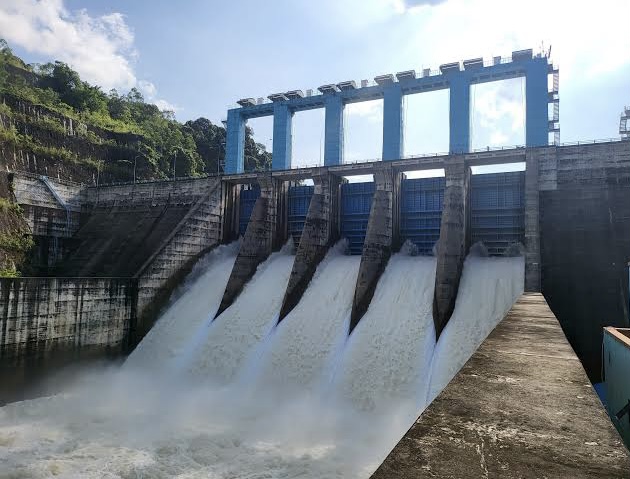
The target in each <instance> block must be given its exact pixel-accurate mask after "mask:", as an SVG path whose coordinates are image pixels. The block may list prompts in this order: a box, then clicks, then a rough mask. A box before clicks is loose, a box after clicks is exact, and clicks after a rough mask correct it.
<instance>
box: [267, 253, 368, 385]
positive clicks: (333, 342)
mask: <svg viewBox="0 0 630 479" xmlns="http://www.w3.org/2000/svg"><path fill="white" fill-rule="evenodd" d="M360 262H361V258H360V257H359V256H346V255H342V254H341V253H340V252H339V251H338V250H337V249H332V250H331V251H330V252H329V253H328V255H327V256H326V258H325V259H324V261H322V263H321V264H320V265H319V267H318V268H317V271H316V273H315V275H314V277H313V280H312V282H311V284H310V286H309V288H308V289H307V290H306V292H305V294H304V296H303V297H302V300H301V301H300V302H299V303H298V305H297V306H296V307H295V308H294V309H293V311H291V312H290V313H289V314H288V315H287V317H286V318H284V319H283V320H282V322H281V323H280V324H279V325H278V327H277V328H276V329H275V331H274V335H273V336H272V337H271V338H270V342H269V345H268V347H267V348H265V350H264V352H263V355H262V358H261V359H260V363H261V365H262V367H261V373H260V378H261V381H262V383H263V384H269V385H270V384H273V385H274V387H278V386H279V385H284V386H289V387H294V386H297V387H300V388H304V387H309V388H310V387H312V386H314V385H315V384H316V383H318V382H321V380H323V379H324V378H323V377H322V376H323V375H324V374H325V372H326V371H328V372H329V371H330V370H331V369H332V362H333V359H334V357H335V355H336V353H337V352H338V351H339V350H340V348H341V347H342V346H343V344H344V343H345V340H346V337H347V335H348V327H349V324H350V313H351V311H352V298H353V296H354V289H355V285H356V282H357V274H358V273H359V264H360Z"/></svg>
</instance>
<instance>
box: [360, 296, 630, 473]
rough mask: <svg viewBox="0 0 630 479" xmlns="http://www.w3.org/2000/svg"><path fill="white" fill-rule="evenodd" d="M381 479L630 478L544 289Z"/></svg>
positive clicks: (422, 423)
mask: <svg viewBox="0 0 630 479" xmlns="http://www.w3.org/2000/svg"><path fill="white" fill-rule="evenodd" d="M372 478H373V479H394V478H414V479H415V478H442V479H447V478H507V479H509V478H549V479H551V478H563V479H566V478H571V479H582V478H584V479H586V478H606V479H615V478H624V479H627V478H630V459H629V457H628V453H627V450H626V449H625V447H624V446H623V443H622V442H621V439H620V438H619V436H618V434H617V432H616V431H615V429H614V427H613V425H612V424H611V422H610V421H609V419H608V416H607V415H606V412H605V410H604V408H603V406H602V405H601V403H600V402H599V399H598V398H597V395H596V393H595V391H594V390H593V388H592V387H591V385H590V383H589V381H588V379H587V376H586V373H585V372H584V369H583V368H582V365H581V363H580V361H579V360H578V359H577V357H576V356H575V353H574V352H573V350H572V349H571V346H570V345H569V343H568V342H567V340H566V338H565V336H564V334H563V332H562V329H561V328H560V325H559V324H558V321H557V320H556V318H555V316H554V315H553V313H552V312H551V310H550V309H549V307H548V306H547V303H546V301H545V299H544V297H543V296H542V295H541V294H537V293H536V294H524V295H523V296H521V298H520V299H519V300H518V301H517V302H516V304H515V305H514V306H513V307H512V309H511V310H510V312H509V313H508V314H507V316H506V317H505V319H503V321H502V322H501V323H500V324H499V326H497V328H496V329H495V330H494V331H493V332H492V333H491V334H490V336H488V338H487V339H486V340H485V341H484V342H483V344H482V345H481V347H480V348H479V349H478V350H477V352H476V353H475V354H474V355H473V356H472V358H471V359H470V360H469V361H468V362H467V363H466V365H465V366H464V367H463V368H462V370H461V371H460V372H459V373H458V375H457V376H456V377H455V378H454V379H453V380H452V381H451V383H450V384H449V385H448V386H447V387H446V389H444V391H442V393H441V394H440V395H439V396H438V397H437V399H436V400H435V401H434V402H433V403H432V404H431V405H430V406H429V407H428V408H427V409H426V410H425V412H424V414H422V416H421V417H420V418H418V420H417V421H416V423H415V424H414V425H413V426H412V428H411V429H410V430H409V431H408V432H407V434H406V435H405V436H404V437H403V438H402V439H401V441H400V442H399V443H398V444H397V445H396V447H395V448H394V449H393V451H392V452H391V453H390V454H389V456H388V457H387V458H386V459H385V461H384V462H383V464H381V466H380V467H379V468H378V470H377V471H376V472H375V473H374V475H373V476H372Z"/></svg>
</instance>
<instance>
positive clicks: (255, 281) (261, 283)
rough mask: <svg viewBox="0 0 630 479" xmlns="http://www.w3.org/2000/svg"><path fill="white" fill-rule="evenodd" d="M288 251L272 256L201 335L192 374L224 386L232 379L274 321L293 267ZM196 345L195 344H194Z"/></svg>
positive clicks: (291, 257) (192, 365)
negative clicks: (232, 302) (230, 304)
mask: <svg viewBox="0 0 630 479" xmlns="http://www.w3.org/2000/svg"><path fill="white" fill-rule="evenodd" d="M288 250H289V248H288V247H285V248H284V249H283V251H280V252H279V253H274V254H272V255H271V256H270V257H269V258H268V259H267V261H265V262H264V263H263V264H261V265H260V266H259V267H258V270H257V271H256V274H255V275H254V277H253V278H252V279H251V280H250V281H249V283H247V284H246V285H245V288H244V289H243V292H242V293H241V294H240V295H239V297H238V298H237V299H236V301H235V302H234V304H232V306H230V307H229V308H228V309H226V310H225V311H224V312H223V313H222V314H221V315H220V316H219V317H218V318H216V319H215V320H214V321H213V322H212V323H211V324H210V325H209V327H206V328H203V330H202V332H201V341H199V340H198V341H199V344H201V346H200V347H199V348H198V350H197V351H195V352H194V353H193V360H192V364H191V366H190V369H191V370H192V371H193V373H194V374H196V375H197V376H201V377H207V378H210V379H212V380H214V381H217V382H222V383H225V382H227V381H230V380H231V379H233V378H234V376H235V375H236V374H237V373H238V372H239V370H240V369H241V368H242V366H243V364H244V363H245V361H246V360H247V358H248V357H249V356H250V355H251V354H252V353H253V352H254V350H255V348H256V346H257V345H258V344H259V343H260V342H261V341H262V340H263V339H264V338H265V337H266V336H267V335H268V334H269V332H270V331H271V329H272V328H273V327H274V325H275V324H276V322H277V321H278V315H279V314H280V307H281V306H282V298H283V297H284V292H285V290H286V287H287V282H288V280H289V276H290V274H291V267H292V266H293V258H294V257H293V256H292V255H291V254H290V253H289V251H288ZM195 342H197V341H195Z"/></svg>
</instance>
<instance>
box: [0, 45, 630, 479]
mask: <svg viewBox="0 0 630 479" xmlns="http://www.w3.org/2000/svg"><path fill="white" fill-rule="evenodd" d="M556 73H557V70H556V69H555V68H553V66H552V65H551V64H550V63H549V62H548V59H547V58H546V57H541V56H532V54H531V51H521V52H514V53H513V55H512V58H511V61H510V62H502V61H498V62H496V61H495V62H492V64H491V65H485V64H483V62H481V64H480V63H479V61H477V62H473V61H466V62H463V68H461V66H460V64H459V63H458V64H457V65H454V64H445V65H443V68H441V72H440V74H436V75H427V76H424V75H421V76H420V77H416V74H415V72H414V73H413V75H412V74H411V72H400V73H399V74H397V76H396V79H394V77H393V75H392V76H384V77H383V78H379V80H378V81H377V85H375V86H366V87H365V91H362V90H364V88H363V87H362V88H357V86H356V84H355V85H352V84H347V83H348V82H342V83H340V84H337V85H324V86H322V91H321V94H320V95H310V96H306V95H304V94H301V92H297V91H293V92H287V93H283V94H279V95H276V94H274V95H271V97H272V98H270V99H271V102H256V101H254V100H252V99H244V100H242V101H241V103H242V105H241V107H240V108H236V109H233V110H230V111H229V112H228V120H227V132H228V143H227V145H226V150H227V151H228V155H227V164H226V172H225V173H224V174H221V175H216V176H210V177H205V178H177V179H173V180H168V181H167V180H165V181H151V182H133V183H127V184H109V185H98V186H86V185H81V184H76V183H72V182H69V181H66V180H64V179H62V178H57V179H55V178H47V177H42V176H40V175H35V174H32V173H28V172H22V171H12V172H8V173H3V176H4V177H3V178H2V181H3V182H6V183H7V184H9V185H10V191H11V192H12V194H13V195H14V199H15V202H16V203H17V204H19V205H20V206H21V208H22V209H23V211H24V213H25V216H26V218H27V221H28V222H29V226H30V228H31V230H32V232H33V237H34V240H35V244H36V247H37V252H38V254H37V258H36V260H37V262H38V265H39V270H40V271H41V275H40V276H39V277H32V278H3V279H0V297H2V310H1V312H2V316H0V320H1V321H2V328H1V334H2V336H1V341H0V358H1V359H2V363H1V367H2V370H1V371H0V377H1V378H2V381H3V384H5V385H7V387H6V388H5V389H3V397H2V398H0V399H2V401H3V402H7V403H9V404H7V405H6V406H4V407H2V408H0V444H2V445H3V448H2V450H0V458H2V461H0V462H2V463H3V464H7V466H6V467H7V468H8V470H9V471H10V472H11V473H15V474H26V475H27V476H28V475H30V476H32V477H46V476H47V475H61V476H62V477H64V476H65V477H73V476H74V477H76V476H80V477H107V476H108V475H109V476H110V477H175V476H177V475H180V476H181V477H252V478H258V477H260V478H263V477H318V478H320V477H322V478H324V477H325V478H329V477H330V478H332V477H363V478H369V477H374V478H380V477H388V478H390V477H401V478H403V477H539V476H540V474H546V475H547V476H548V477H585V478H586V477H602V478H604V477H606V478H611V477H615V478H616V477H618V478H627V477H630V459H629V458H628V454H627V450H626V449H625V448H624V446H623V443H622V442H621V439H620V438H619V436H618V434H617V432H616V431H615V429H614V426H613V425H612V423H611V422H610V420H609V419H608V416H607V415H606V413H605V410H604V408H603V406H602V405H601V403H600V402H599V400H598V399H597V395H596V394H595V392H594V390H593V388H592V386H591V382H593V383H595V382H600V381H601V370H602V369H601V368H602V358H601V343H602V337H603V328H604V327H608V326H615V327H627V326H628V323H629V316H628V274H627V270H626V264H627V263H628V255H629V254H630V253H628V251H630V142H628V141H627V140H621V139H620V140H608V141H601V142H593V141H589V142H583V143H578V144H566V145H563V144H560V143H555V142H554V143H552V144H549V143H548V135H549V134H550V133H551V134H555V133H556V132H557V128H558V127H557V119H556V118H555V117H552V118H551V119H550V118H548V116H547V115H548V106H549V105H552V109H553V105H554V104H556V100H557V98H558V97H557V94H558V92H557V89H553V90H552V91H548V82H547V77H548V75H551V76H552V78H553V77H554V76H555V75H556ZM515 76H525V77H526V78H527V79H528V82H527V84H528V86H527V88H528V93H529V92H530V90H529V89H531V94H529V95H528V106H527V112H528V115H527V122H528V123H527V125H528V128H527V135H526V143H527V144H526V145H524V146H522V147H515V148H503V149H490V148H487V149H484V150H480V151H471V149H470V141H469V140H470V139H469V132H467V130H466V125H467V124H468V115H469V112H468V111H467V110H466V106H465V105H466V104H467V102H468V103H469V97H468V96H467V93H466V92H467V91H468V88H469V87H470V85H471V84H473V83H475V82H478V81H492V79H493V78H494V79H501V78H506V77H515ZM385 77H386V78H385ZM530 79H533V80H531V81H530ZM543 79H544V81H543ZM551 84H552V85H553V84H554V82H553V81H552V82H551ZM437 88H449V89H450V90H451V108H452V112H451V148H450V150H451V151H450V152H449V153H448V154H444V155H427V156H417V157H404V155H403V152H402V149H401V148H402V145H401V144H400V143H399V142H398V141H397V138H398V137H399V136H400V131H401V127H402V125H401V121H402V120H401V118H402V117H401V116H400V109H399V108H398V107H397V105H398V106H399V105H400V101H401V96H402V95H404V94H406V93H408V92H410V91H414V92H418V91H425V90H426V91H430V90H431V89H437ZM379 96H382V97H383V98H384V99H386V104H387V105H389V106H385V108H384V118H385V120H386V121H384V132H383V135H384V141H383V159H382V161H369V162H367V161H366V162H357V163H344V161H343V155H342V152H343V148H341V144H340V140H341V139H342V138H343V128H342V126H343V125H342V124H340V123H339V120H340V119H342V118H343V116H342V115H341V114H340V112H341V111H342V110H343V106H344V105H345V104H347V103H349V102H353V101H363V99H366V98H374V97H379ZM467 98H468V100H467ZM462 105H463V106H462ZM300 108H325V109H326V138H325V145H326V148H325V150H326V153H325V162H324V164H323V165H321V166H317V167H308V168H291V155H290V151H291V147H290V145H291V143H290V131H291V128H290V121H291V120H290V119H291V115H292V113H293V111H297V109H300ZM542 112H544V117H543V115H542ZM264 115H273V117H274V156H273V168H272V170H271V171H265V172H245V171H242V169H243V168H242V154H243V152H242V131H243V129H244V125H245V121H246V120H247V118H253V117H256V116H264ZM399 120H400V121H399ZM506 164H520V165H521V168H520V170H519V171H510V172H494V173H484V174H481V173H478V170H477V169H478V168H479V167H487V166H496V165H506ZM429 170H442V171H443V176H438V177H431V178H413V177H412V176H413V175H411V173H412V172H423V171H429ZM357 175H362V176H363V177H364V178H366V179H368V180H369V179H371V181H360V182H349V181H348V180H347V178H349V177H353V176H357ZM307 183H312V184H307ZM103 358H108V359H112V360H115V361H116V362H115V363H114V365H112V364H111V363H106V364H105V365H103V364H102V363H101V362H100V360H102V359H103ZM79 363H85V364H87V366H85V369H84V370H82V371H81V370H80V371H79V372H77V373H76V374H75V375H73V377H72V379H63V378H59V377H57V376H55V374H53V372H52V371H54V370H56V369H62V368H63V367H66V366H68V365H74V364H79ZM120 363H122V364H120ZM36 379H37V380H36ZM60 383H64V384H63V386H64V387H63V388H61V389H60ZM51 394H52V395H51ZM37 396H41V397H37ZM31 398H34V399H31ZM454 458H457V461H455V460H454ZM532 465H533V466H532ZM3 467H4V466H3Z"/></svg>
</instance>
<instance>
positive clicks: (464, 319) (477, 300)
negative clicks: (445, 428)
mask: <svg viewBox="0 0 630 479" xmlns="http://www.w3.org/2000/svg"><path fill="white" fill-rule="evenodd" d="M524 277H525V261H524V259H523V258H522V257H514V258H493V257H490V258H478V257H474V256H469V257H468V258H466V261H465V263H464V271H463V272H462V278H461V281H460V285H459V292H458V294H457V301H456V303H455V310H454V311H453V315H452V316H451V319H450V320H449V321H448V323H447V324H446V327H445V328H444V330H443V331H442V334H441V335H440V338H439V340H438V342H437V344H436V346H435V352H434V355H433V361H432V367H431V384H430V387H429V395H428V403H431V401H433V399H435V397H436V396H437V395H438V394H439V393H440V391H442V389H444V388H445V387H446V385H447V384H448V383H449V382H450V381H451V379H453V377H455V374H457V372H458V371H459V370H460V369H461V368H462V366H463V365H464V364H465V363H466V361H468V359H469V358H470V357H471V356H472V355H473V353H474V352H475V351H476V350H477V348H478V347H479V345H480V344H481V343H482V342H483V340H484V339H485V338H486V337H487V336H488V334H490V332H491V331H492V330H493V329H494V328H495V327H496V325H497V324H499V322H500V321H501V319H503V317H504V316H505V314H506V313H507V312H508V311H509V310H510V308H511V307H512V305H513V304H514V302H515V301H516V300H517V299H518V297H519V296H520V295H521V294H522V292H523V289H524Z"/></svg>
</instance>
